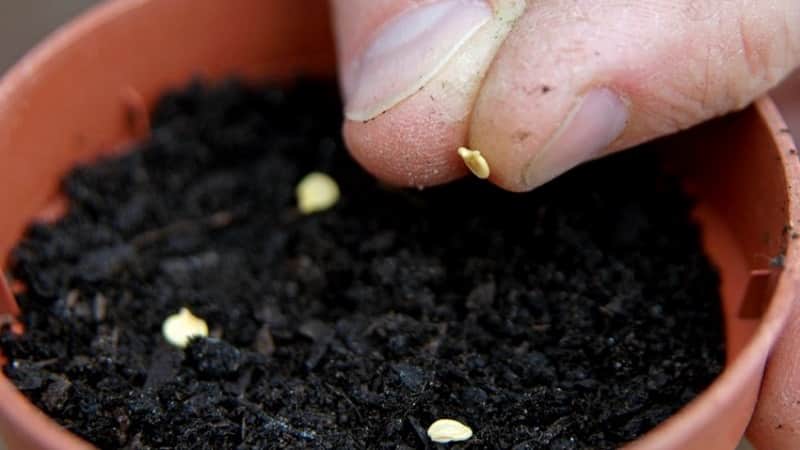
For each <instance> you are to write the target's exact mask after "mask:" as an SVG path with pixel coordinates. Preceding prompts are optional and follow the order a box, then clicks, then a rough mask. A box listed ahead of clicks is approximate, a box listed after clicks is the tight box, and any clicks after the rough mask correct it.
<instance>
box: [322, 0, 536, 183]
mask: <svg viewBox="0 0 800 450" xmlns="http://www.w3.org/2000/svg"><path fill="white" fill-rule="evenodd" d="M332 6H333V19H334V26H335V31H336V35H337V36H336V37H337V50H338V58H339V73H340V80H341V84H342V91H343V93H344V95H345V99H346V106H345V117H346V120H345V124H344V137H345V140H346V142H347V144H348V148H349V149H350V151H351V153H352V154H353V156H354V157H355V158H356V159H357V160H358V161H359V162H360V163H361V164H362V165H363V166H364V167H365V168H366V169H367V170H368V171H370V172H372V173H373V174H374V175H376V176H378V177H379V178H381V179H383V180H384V181H387V182H390V183H393V184H398V185H403V186H426V185H432V184H438V183H443V182H446V181H449V180H452V179H454V178H456V177H459V176H461V175H463V174H464V173H466V169H465V168H464V164H463V162H462V161H461V159H460V158H459V157H458V155H457V153H456V149H457V148H458V147H459V146H461V145H464V144H465V143H466V141H467V135H468V131H469V118H470V112H471V110H472V106H473V104H474V101H475V99H476V97H477V94H478V90H479V87H480V83H481V81H482V80H483V77H484V76H485V74H486V71H487V70H488V68H489V64H490V63H491V61H492V59H493V57H494V55H495V53H496V52H497V50H498V48H499V47H500V45H501V44H502V42H503V40H504V38H505V36H506V35H507V34H508V33H509V31H510V30H511V26H512V24H513V22H514V20H515V19H516V18H517V17H519V15H520V14H521V13H522V11H523V9H524V6H525V0H491V1H485V0H437V1H430V0H425V1H421V0H332Z"/></svg>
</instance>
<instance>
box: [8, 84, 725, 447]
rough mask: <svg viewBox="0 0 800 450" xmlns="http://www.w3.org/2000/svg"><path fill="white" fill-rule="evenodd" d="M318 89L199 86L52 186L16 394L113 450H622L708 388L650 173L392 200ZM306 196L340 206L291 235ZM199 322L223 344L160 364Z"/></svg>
mask: <svg viewBox="0 0 800 450" xmlns="http://www.w3.org/2000/svg"><path fill="white" fill-rule="evenodd" d="M335 91H336V90H335V88H334V87H333V86H332V85H328V84H325V83H321V84H315V83H311V84H300V85H299V86H296V87H294V88H292V89H290V90H287V91H282V90H278V89H275V88H264V89H248V88H244V87H242V86H241V85H240V84H237V83H234V82H230V83H227V84H224V85H221V86H217V87H215V88H212V89H209V88H206V87H203V86H202V85H200V84H197V85H194V86H192V87H190V88H188V89H186V90H184V91H182V92H178V93H173V94H170V95H168V96H167V97H166V98H165V99H164V100H163V101H162V102H161V104H160V106H159V107H158V108H157V111H156V112H155V114H154V122H153V123H154V130H153V134H152V138H151V139H150V140H149V141H147V142H145V143H143V144H141V146H140V148H139V149H138V150H137V151H136V152H133V153H130V154H128V155H127V156H124V157H121V158H119V159H114V160H108V161H103V162H100V163H97V164H95V165H91V166H87V167H82V168H79V169H77V170H75V171H74V172H73V173H72V174H71V175H69V177H68V178H67V179H66V180H65V181H64V191H65V192H66V194H67V195H68V196H69V198H70V202H71V208H70V209H69V213H68V214H67V216H66V217H64V218H63V219H62V220H60V221H59V222H58V223H55V224H51V225H45V224H39V225H34V226H32V227H31V228H30V229H29V230H28V233H27V237H26V238H25V240H24V241H23V242H22V243H21V244H20V245H19V248H18V249H17V250H16V252H15V254H14V263H13V266H12V272H13V276H14V277H15V278H16V279H18V280H21V281H22V282H24V283H25V284H26V285H27V286H28V290H27V292H26V293H24V294H21V295H19V301H20V305H21V307H22V310H23V316H22V318H21V320H22V322H23V323H24V325H25V327H26V330H27V332H26V333H25V334H24V335H23V336H14V335H13V334H12V333H11V332H10V331H6V332H5V333H4V335H3V337H2V349H3V352H4V353H5V355H7V356H8V357H9V358H10V361H11V363H10V364H9V365H7V366H6V368H5V373H6V374H7V375H8V376H9V377H10V378H11V379H12V380H13V381H14V383H16V385H17V386H18V387H19V388H20V389H21V390H22V391H23V392H24V393H25V394H26V395H27V396H28V397H29V398H30V399H31V400H32V401H33V402H34V403H35V404H36V405H38V406H39V407H40V408H42V409H43V410H44V411H45V412H46V413H47V414H49V415H51V416H52V417H54V418H55V419H56V420H57V421H58V422H60V423H61V424H63V425H64V426H66V427H67V428H69V429H70V430H72V431H74V432H76V433H78V434H79V435H81V436H84V437H86V438H87V439H88V440H90V441H91V442H94V443H95V444H96V445H98V446H101V447H104V448H136V449H145V448H173V447H174V448H214V449H223V448H241V449H244V448H297V447H307V448H332V449H347V448H426V447H427V448H431V447H435V446H434V445H433V444H432V443H431V442H430V441H429V440H428V438H427V436H426V429H427V427H428V425H429V424H430V423H431V422H432V421H433V420H435V419H437V418H443V417H449V418H456V419H459V420H461V421H463V422H464V423H466V424H468V425H469V426H471V427H472V428H473V430H474V431H475V436H474V437H473V438H472V439H470V440H469V441H467V442H466V443H461V444H455V445H452V447H470V448H511V447H514V448H519V449H525V448H530V449H540V448H542V449H544V448H547V449H574V448H580V449H583V448H591V449H600V448H613V447H616V446H618V445H620V444H622V443H624V442H626V441H630V440H632V439H635V438H636V437H637V436H640V435H641V434H643V433H645V432H646V431H648V430H649V429H651V428H652V427H653V426H655V425H656V424H658V423H659V422H661V421H662V420H664V419H665V418H667V417H668V416H669V415H671V414H673V413H674V412H676V411H677V410H678V409H679V408H680V407H681V406H682V405H684V404H686V403H687V402H688V401H690V400H691V399H692V398H693V397H695V396H696V395H697V394H698V393H699V392H700V391H701V390H702V389H703V388H705V387H706V386H707V385H708V384H709V383H710V382H711V381H712V380H713V379H714V377H715V376H716V375H717V374H718V373H719V372H720V370H721V368H722V366H723V360H724V352H723V331H722V326H721V323H722V319H721V313H720V307H719V297H718V293H717V286H718V281H717V276H716V274H715V272H714V271H713V270H712V269H711V267H710V266H709V263H708V261H707V260H706V258H705V256H704V255H703V253H702V251H701V248H700V245H699V243H698V233H697V230H696V229H695V227H694V226H693V225H692V224H691V223H690V220H689V218H688V216H689V209H690V206H691V205H690V201H689V200H688V199H686V198H685V197H684V196H683V195H682V193H681V191H680V189H679V188H678V186H677V184H676V183H675V182H674V181H673V180H671V179H670V178H669V177H666V176H664V175H662V174H660V172H659V170H658V166H657V164H656V162H655V158H654V157H653V155H652V154H650V153H649V152H648V151H646V150H640V151H637V152H633V153H630V154H627V155H623V156H620V157H616V158H613V159H609V160H605V161H603V162H599V163H594V164H591V165H590V166H587V167H585V168H582V169H580V170H577V171H575V172H574V173H572V174H570V175H568V176H566V177H564V178H562V179H560V180H559V181H557V182H554V183H551V184H549V185H547V186H545V187H544V188H542V189H539V190H537V191H535V192H533V193H530V194H525V195H519V194H510V193H506V192H502V191H500V190H498V189H496V188H493V187H491V186H490V185H489V184H487V183H485V182H480V181H478V180H475V179H469V180H465V181H463V182H459V183H456V184H453V185H449V186H446V187H441V188H435V189H428V190H425V191H407V190H394V189H389V188H386V187H383V186H381V185H380V184H378V183H377V182H375V181H374V180H373V179H372V178H371V177H369V176H368V175H366V174H365V173H363V172H362V171H361V170H360V169H359V168H358V167H357V166H356V165H355V163H353V162H352V161H351V160H350V159H349V158H348V156H347V153H346V151H345V150H344V149H343V146H342V143H341V141H340V138H339V124H340V122H339V121H340V114H339V109H340V104H339V101H338V99H337V97H336V95H335ZM312 170H320V171H324V172H327V173H329V174H331V175H332V176H333V177H334V178H335V179H337V180H338V182H339V183H340V186H341V190H342V200H341V201H340V202H339V203H338V204H337V206H336V207H335V208H333V209H332V210H329V211H327V212H324V213H320V214H316V215H312V216H303V215H300V214H299V213H298V212H297V210H296V208H295V203H296V199H295V198H294V188H295V184H296V183H297V182H298V180H299V179H300V178H301V177H302V176H303V175H305V174H306V173H308V172H310V171H312ZM182 306H188V307H189V308H190V309H191V310H192V311H193V312H194V313H195V314H196V315H198V316H200V317H203V318H205V319H206V320H207V321H208V323H209V326H210V328H211V330H212V335H214V336H215V338H213V339H207V340H202V339H201V340H195V341H193V343H192V344H191V345H190V346H189V347H188V348H187V349H186V350H185V351H182V350H178V349H175V348H172V347H170V346H169V345H168V344H167V343H166V342H165V341H164V339H163V338H162V335H161V324H162V322H163V320H164V319H165V318H166V317H167V316H168V315H170V314H173V313H175V312H177V311H178V309H179V308H180V307H182Z"/></svg>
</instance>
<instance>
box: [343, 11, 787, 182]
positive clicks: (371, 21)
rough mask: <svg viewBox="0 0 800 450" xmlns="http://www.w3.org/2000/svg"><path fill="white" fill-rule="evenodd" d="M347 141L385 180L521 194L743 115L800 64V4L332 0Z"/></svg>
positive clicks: (375, 173)
mask: <svg viewBox="0 0 800 450" xmlns="http://www.w3.org/2000/svg"><path fill="white" fill-rule="evenodd" d="M332 2H333V6H334V19H335V21H334V22H335V25H336V29H337V32H338V33H337V34H338V50H339V59H340V74H341V79H342V87H343V90H344V92H345V95H346V99H347V107H346V116H347V120H346V122H345V125H344V133H345V139H346V141H347V144H348V146H349V148H350V150H351V151H352V153H353V155H354V157H355V158H356V159H357V160H359V162H361V164H362V165H363V166H364V167H365V168H366V169H367V170H369V171H370V172H372V173H373V174H374V175H376V176H377V177H379V178H381V179H384V180H385V181H388V182H391V183H394V184H399V185H407V186H427V185H434V184H439V183H443V182H447V181H450V180H453V179H455V178H458V177H460V176H462V175H464V174H465V173H466V169H465V167H464V164H463V162H462V161H461V159H460V158H459V156H458V154H457V153H456V149H457V148H458V147H459V146H462V145H466V146H468V147H470V148H474V149H476V150H480V151H481V152H482V154H483V155H484V156H485V158H486V159H487V160H488V162H489V165H490V167H491V172H492V173H491V177H490V181H491V182H493V183H496V184H498V185H500V186H501V187H503V188H506V189H509V190H514V191H524V190H529V189H532V188H534V187H536V186H538V185H541V184H543V183H545V182H547V181H549V180H550V179H552V178H553V177H555V176H558V175H559V174H561V173H563V172H564V171H566V170H568V169H570V168H572V167H573V166H575V165H577V164H580V163H582V162H584V161H587V160H590V159H594V158H597V157H599V156H602V155H605V154H608V153H611V152H615V151H618V150H622V149H626V148H629V147H631V146H634V145H636V144H638V143H641V142H644V141H648V140H650V139H653V138H656V137H658V136H662V135H665V134H669V133H672V132H675V131H678V130H681V129H684V128H687V127H689V126H692V125H694V124H697V123H699V122H701V121H704V120H706V119H709V118H711V117H714V116H718V115H721V114H724V113H726V112H729V111H732V110H736V109H739V108H742V107H744V106H746V105H747V104H748V103H750V102H751V101H752V100H753V99H754V98H756V97H757V96H758V95H760V94H762V93H764V92H765V91H766V90H767V89H769V88H771V87H772V86H774V85H775V84H777V83H778V82H779V81H780V80H781V79H782V78H784V77H785V76H786V74H787V73H789V72H790V71H791V69H792V68H793V67H795V66H796V65H797V64H798V63H800V2H798V1H797V0H772V1H757V0H647V1H644V0H528V2H527V5H526V1H525V0H489V1H488V2H487V1H484V0H438V1H420V0H332Z"/></svg>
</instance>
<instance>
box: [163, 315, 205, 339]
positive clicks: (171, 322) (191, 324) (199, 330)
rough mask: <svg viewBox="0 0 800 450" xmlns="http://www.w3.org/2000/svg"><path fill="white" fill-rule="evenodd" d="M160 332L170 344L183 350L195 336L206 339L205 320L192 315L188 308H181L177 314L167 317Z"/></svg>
mask: <svg viewBox="0 0 800 450" xmlns="http://www.w3.org/2000/svg"><path fill="white" fill-rule="evenodd" d="M161 332H162V333H164V338H166V340H167V341H168V342H169V343H170V344H172V345H174V346H176V347H180V348H184V347H186V346H187V345H188V344H189V341H190V340H191V338H193V337H195V336H198V337H207V336H208V325H207V324H206V321H205V320H203V319H201V318H199V317H197V316H195V315H194V314H192V312H191V311H189V309H188V308H181V310H180V312H178V314H173V315H171V316H169V317H167V320H165V321H164V324H163V325H162V326H161Z"/></svg>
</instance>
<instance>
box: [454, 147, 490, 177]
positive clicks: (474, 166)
mask: <svg viewBox="0 0 800 450" xmlns="http://www.w3.org/2000/svg"><path fill="white" fill-rule="evenodd" d="M458 156H460V157H461V159H463V160H464V164H466V165H467V168H468V169H469V170H470V172H472V174H473V175H475V176H476V177H478V178H480V179H482V180H485V179H486V178H489V173H490V172H491V171H490V170H489V163H488V162H487V161H486V158H484V157H483V155H481V152H480V151H478V150H470V149H468V148H466V147H460V148H459V149H458Z"/></svg>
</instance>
